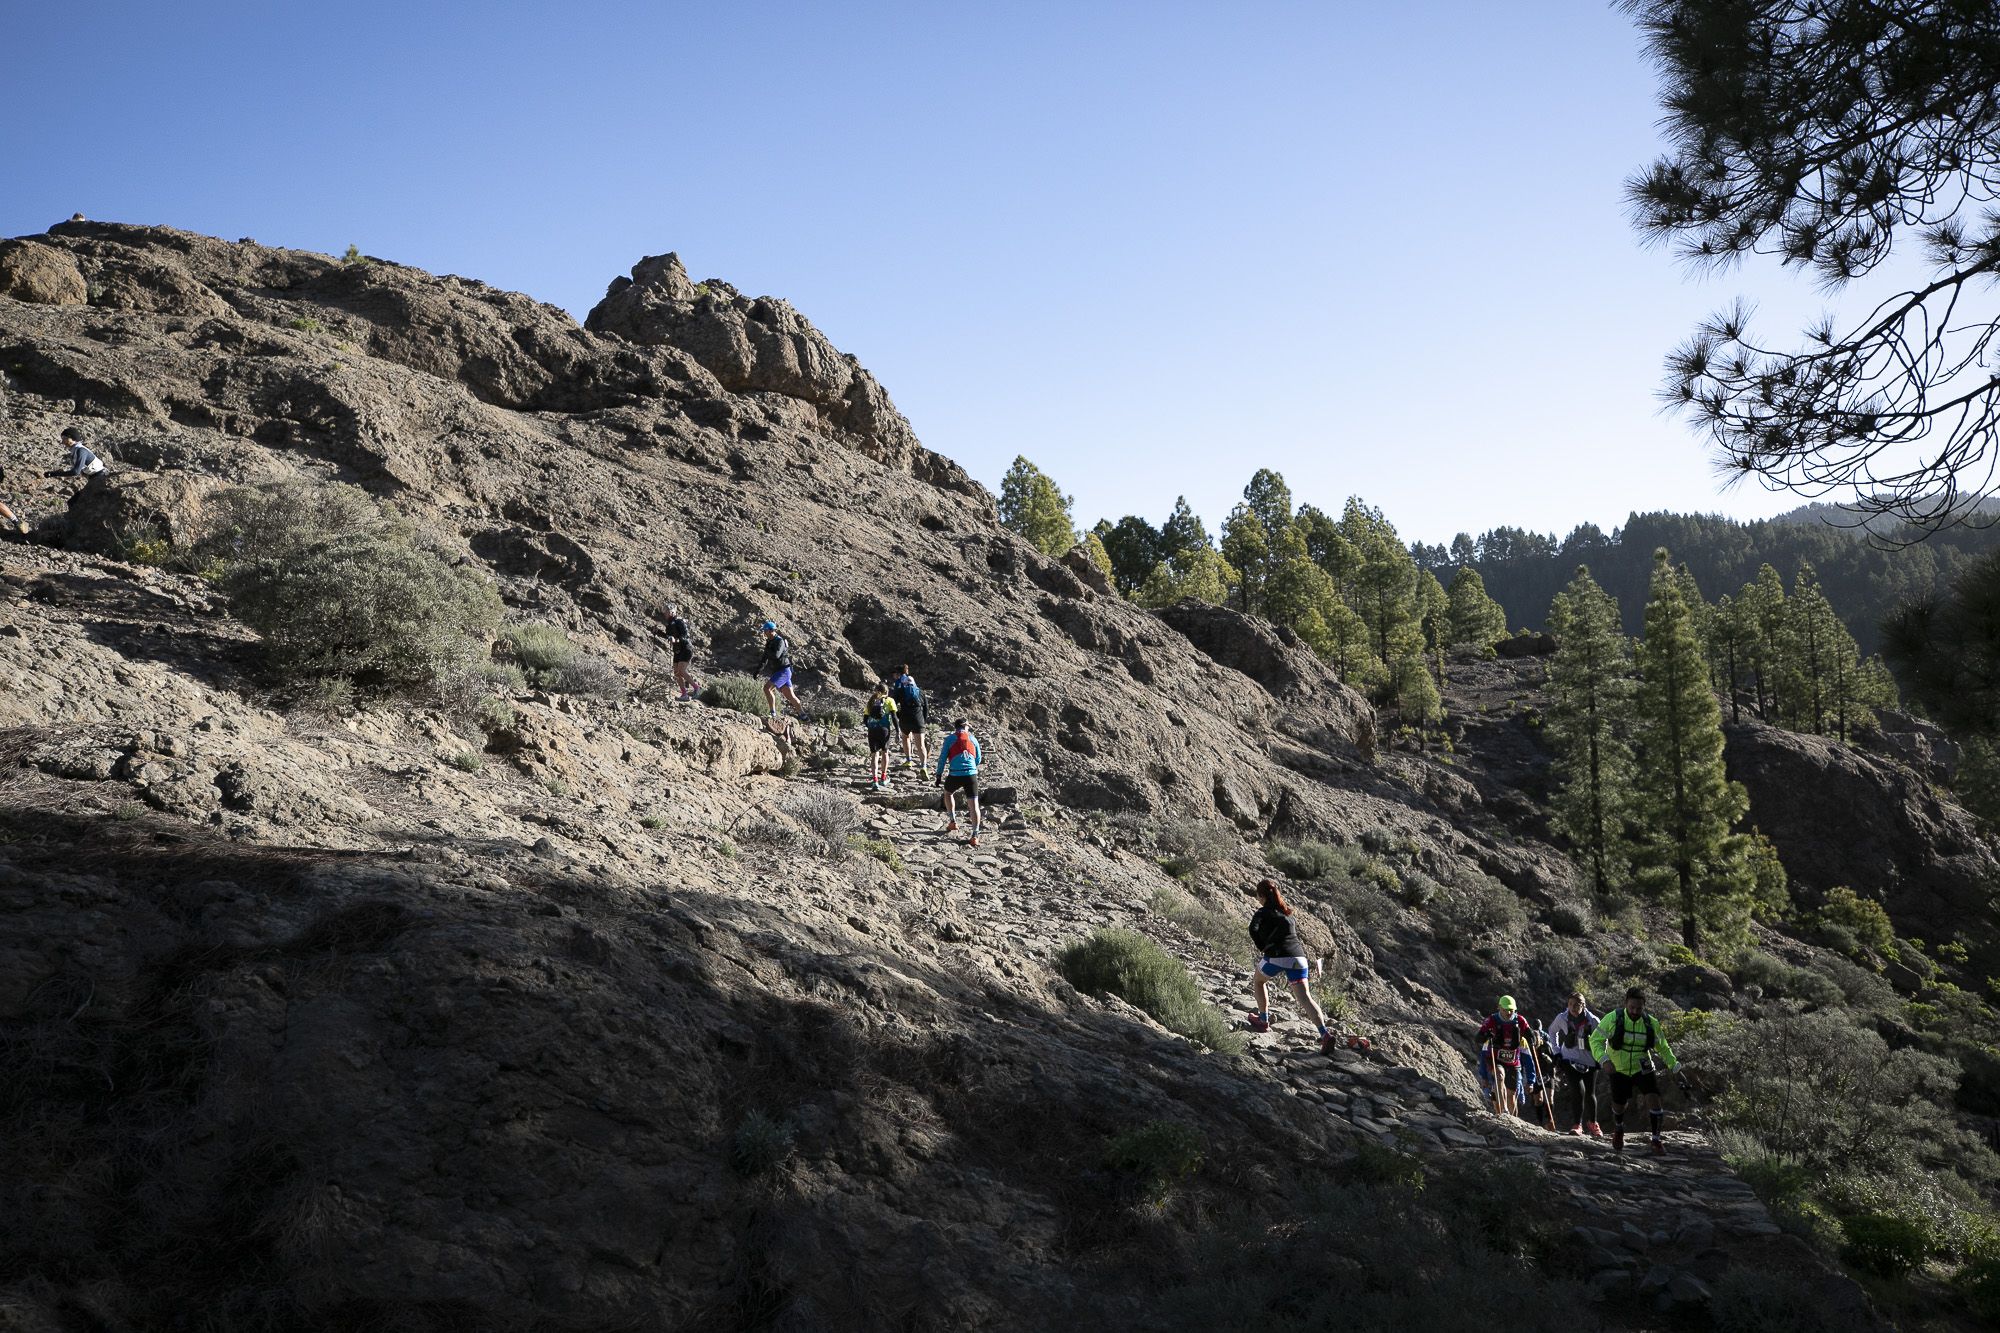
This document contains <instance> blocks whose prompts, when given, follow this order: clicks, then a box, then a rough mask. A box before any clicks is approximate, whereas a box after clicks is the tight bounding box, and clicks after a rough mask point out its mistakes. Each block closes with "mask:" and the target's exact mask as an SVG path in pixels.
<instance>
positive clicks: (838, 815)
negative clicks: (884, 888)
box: [784, 787, 861, 861]
mask: <svg viewBox="0 0 2000 1333" xmlns="http://www.w3.org/2000/svg"><path fill="white" fill-rule="evenodd" d="M784 808H785V813H786V814H788V815H790V816H791V817H792V818H793V819H794V820H795V821H797V823H798V825H799V827H801V828H803V829H804V830H805V831H806V834H807V836H808V837H810V838H812V839H813V841H814V842H815V843H816V844H817V847H816V850H817V851H818V852H819V854H820V855H821V856H823V857H825V858H826V859H827V860H829V861H838V860H840V859H841V858H842V857H844V856H846V855H847V836H848V834H850V833H852V832H854V829H855V826H856V825H858V824H860V822H861V807H860V806H858V805H856V804H855V803H854V798H853V797H851V796H846V795H844V794H842V793H840V792H837V791H828V790H827V789H826V788H824V787H808V788H806V789H805V790H803V791H799V792H794V793H793V794H792V795H791V796H790V797H789V798H788V799H787V800H786V801H785V806H784Z"/></svg>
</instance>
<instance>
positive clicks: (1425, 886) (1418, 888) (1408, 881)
mask: <svg viewBox="0 0 2000 1333" xmlns="http://www.w3.org/2000/svg"><path fill="white" fill-rule="evenodd" d="M1402 879H1403V906H1405V907H1429V906H1430V905H1431V904H1432V903H1434V902H1436V901H1437V896H1438V894H1440V893H1442V892H1443V891H1444V890H1443V886H1442V885H1440V884H1439V883H1438V882H1437V881H1436V880H1434V879H1432V878H1431V877H1430V876H1429V875H1426V874H1425V873H1424V872H1423V871H1421V870H1418V869H1417V868H1416V867H1415V866H1412V867H1410V868H1409V869H1407V870H1405V871H1404V872H1403V875H1402Z"/></svg>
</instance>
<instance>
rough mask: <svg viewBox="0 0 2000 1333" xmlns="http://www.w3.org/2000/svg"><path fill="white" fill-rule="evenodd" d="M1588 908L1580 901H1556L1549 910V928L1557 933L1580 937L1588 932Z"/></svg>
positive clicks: (1589, 918) (1572, 937) (1573, 937)
mask: <svg viewBox="0 0 2000 1333" xmlns="http://www.w3.org/2000/svg"><path fill="white" fill-rule="evenodd" d="M1590 925H1591V914H1590V909H1589V908H1588V907H1586V906H1584V905H1583V904H1581V903H1557V904H1556V905H1555V906H1554V907H1553V908H1551V909H1550V911H1549V928H1550V929H1551V930H1553V931H1555V933H1556V934H1558V935H1567V936H1569V937H1570V938H1571V939H1582V938H1583V937H1584V936H1585V935H1588V934H1589V933H1590Z"/></svg>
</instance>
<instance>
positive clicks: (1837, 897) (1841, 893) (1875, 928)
mask: <svg viewBox="0 0 2000 1333" xmlns="http://www.w3.org/2000/svg"><path fill="white" fill-rule="evenodd" d="M1819 919H1820V921H1822V922H1824V923H1825V924H1827V925H1830V926H1836V927H1840V928H1842V929H1844V930H1846V931H1849V932H1851V933H1852V934H1853V937H1854V939H1855V940H1856V941H1857V942H1858V943H1859V944H1860V946H1861V947H1862V948H1865V949H1872V950H1874V951H1875V952H1876V953H1878V954H1882V955H1884V956H1888V955H1891V954H1893V953H1894V952H1895V947H1896V931H1895V927H1894V926H1892V925H1891V924H1890V922H1889V913H1888V912H1887V911H1885V910H1884V909H1883V907H1882V904H1880V903H1878V902H1876V901H1875V900H1874V899H1872V898H1863V897H1861V896H1860V895H1859V894H1857V893H1855V891H1854V890H1853V889H1850V888H1847V887H1846V886H1845V885H1840V886H1837V887H1835V888H1831V889H1828V890H1827V893H1826V901H1825V902H1824V903H1821V904H1820V909H1819Z"/></svg>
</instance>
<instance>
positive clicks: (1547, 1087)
mask: <svg viewBox="0 0 2000 1333" xmlns="http://www.w3.org/2000/svg"><path fill="white" fill-rule="evenodd" d="M1529 1054H1530V1055H1531V1056H1532V1057H1533V1059H1534V1061H1535V1077H1536V1078H1538V1079H1540V1080H1541V1089H1542V1118H1543V1119H1544V1120H1546V1121H1548V1122H1549V1133H1551V1134H1553V1133H1555V1132H1556V1097H1555V1091H1556V1090H1555V1088H1554V1087H1553V1086H1551V1084H1550V1081H1549V1071H1548V1070H1547V1069H1545V1068H1543V1067H1542V1058H1541V1056H1539V1055H1535V1054H1534V1052H1532V1051H1531V1052H1529Z"/></svg>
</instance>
